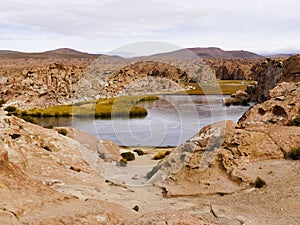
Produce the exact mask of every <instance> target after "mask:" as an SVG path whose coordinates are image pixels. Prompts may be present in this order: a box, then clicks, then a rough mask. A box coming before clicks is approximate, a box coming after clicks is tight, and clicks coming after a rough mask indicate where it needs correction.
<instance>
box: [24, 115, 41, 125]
mask: <svg viewBox="0 0 300 225" xmlns="http://www.w3.org/2000/svg"><path fill="white" fill-rule="evenodd" d="M20 118H21V119H23V120H25V121H26V122H28V123H33V124H38V122H37V121H36V120H35V119H33V118H32V117H31V116H20Z"/></svg>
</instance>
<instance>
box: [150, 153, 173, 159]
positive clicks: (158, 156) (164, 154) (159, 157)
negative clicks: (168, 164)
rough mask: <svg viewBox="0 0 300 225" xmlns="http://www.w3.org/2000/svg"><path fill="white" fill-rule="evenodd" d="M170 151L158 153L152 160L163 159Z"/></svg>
mask: <svg viewBox="0 0 300 225" xmlns="http://www.w3.org/2000/svg"><path fill="white" fill-rule="evenodd" d="M170 153H171V152H170V151H166V152H158V153H156V155H155V156H154V157H153V159H154V160H160V159H163V158H165V157H166V156H167V155H170Z"/></svg>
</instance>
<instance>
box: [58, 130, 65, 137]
mask: <svg viewBox="0 0 300 225" xmlns="http://www.w3.org/2000/svg"><path fill="white" fill-rule="evenodd" d="M57 132H58V133H59V134H61V135H64V136H66V135H67V134H68V131H67V130H66V129H59V130H58V131H57Z"/></svg>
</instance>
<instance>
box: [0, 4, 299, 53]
mask: <svg viewBox="0 0 300 225" xmlns="http://www.w3.org/2000/svg"><path fill="white" fill-rule="evenodd" d="M299 6H300V4H299V3H298V1H297V0H285V1H279V0H273V1H271V0H260V1H258V0H252V1H247V0H227V1H222V0H210V1H202V0H198V1H197V0H186V1H182V0H172V1H162V0H161V1H158V0H148V1H140V0H127V1H121V0H101V1H99V0H84V1H82V0H52V1H39V0H27V1H23V0H11V1H8V0H4V1H1V5H0V21H1V23H0V31H1V33H4V34H5V37H7V38H8V39H6V41H4V42H3V41H2V40H3V39H2V40H1V44H0V48H6V49H7V48H18V47H17V46H20V45H21V43H22V42H23V43H24V44H23V46H25V44H26V45H28V43H30V41H29V39H33V42H34V43H35V44H34V45H29V46H27V47H26V48H25V47H23V49H21V50H31V49H32V50H39V49H38V48H41V46H43V47H42V49H45V48H46V49H47V48H48V47H52V46H53V47H55V46H57V47H62V45H66V44H68V45H71V46H70V47H76V48H78V49H82V50H85V49H86V50H88V51H102V50H103V51H107V50H109V49H111V50H112V49H114V48H116V47H119V46H120V45H122V44H126V43H131V42H135V41H145V40H158V41H166V42H172V43H175V44H179V45H181V46H192V45H194V46H213V45H218V46H219V47H224V48H228V49H236V48H243V49H247V50H255V51H259V50H260V49H270V48H272V47H273V48H276V45H277V46H279V47H278V48H280V46H285V45H289V46H295V47H296V48H300V43H298V40H297V37H299V35H300V26H299V25H300V24H299V21H300V14H299V13H298V9H299ZM37 42H38V43H37ZM95 48H97V49H95ZM93 49H95V50H93Z"/></svg>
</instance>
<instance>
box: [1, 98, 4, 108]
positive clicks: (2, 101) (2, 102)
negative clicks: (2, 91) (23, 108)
mask: <svg viewBox="0 0 300 225" xmlns="http://www.w3.org/2000/svg"><path fill="white" fill-rule="evenodd" d="M4 103H5V101H4V100H3V99H0V108H1V107H2V105H3V104H4Z"/></svg>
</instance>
